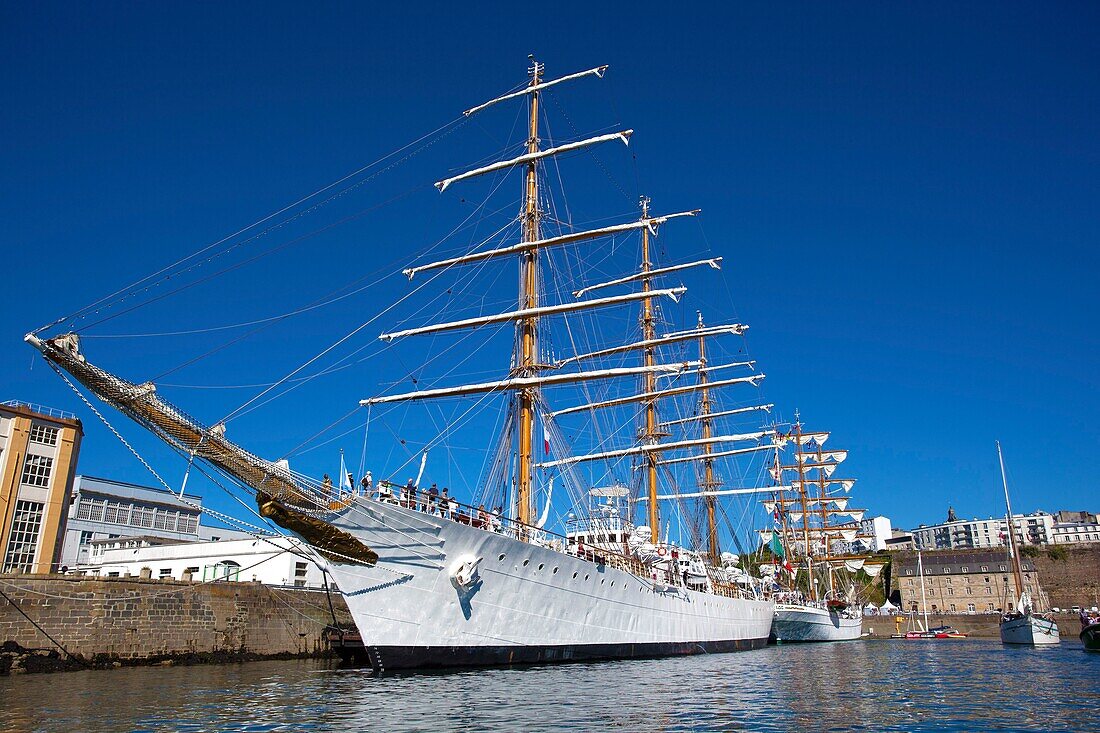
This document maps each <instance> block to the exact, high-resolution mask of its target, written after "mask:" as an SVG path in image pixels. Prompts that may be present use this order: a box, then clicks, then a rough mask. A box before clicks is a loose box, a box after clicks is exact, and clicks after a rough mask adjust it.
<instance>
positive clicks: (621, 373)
mask: <svg viewBox="0 0 1100 733" xmlns="http://www.w3.org/2000/svg"><path fill="white" fill-rule="evenodd" d="M693 363H695V362H685V363H683V364H655V365H653V366H648V367H646V366H642V367H621V368H618V369H598V370H595V371H591V372H576V373H573V374H551V375H546V376H536V377H515V378H513V379H502V380H499V381H496V382H481V383H479V384H466V385H461V386H457V387H440V388H439V389H425V390H421V391H419V392H405V393H403V394H396V395H385V396H382V397H369V398H367V399H365V400H360V401H359V404H360V405H363V406H367V405H381V404H385V403H387V402H412V401H414V400H429V399H438V398H441V397H461V396H463V395H470V394H485V393H487V392H503V391H507V390H517V389H527V388H528V387H553V386H555V385H559V384H572V383H574V382H583V381H588V380H593V379H610V378H612V377H629V376H636V375H638V374H647V373H658V372H676V371H682V370H683V369H687V368H689V367H690V366H691V365H692V364H693Z"/></svg>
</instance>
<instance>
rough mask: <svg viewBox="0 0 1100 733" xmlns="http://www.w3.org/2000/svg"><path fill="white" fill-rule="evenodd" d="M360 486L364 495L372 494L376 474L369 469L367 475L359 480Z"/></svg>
mask: <svg viewBox="0 0 1100 733" xmlns="http://www.w3.org/2000/svg"><path fill="white" fill-rule="evenodd" d="M359 488H360V490H361V491H362V493H363V496H370V495H371V492H372V491H374V476H372V475H371V472H370V471H367V475H366V476H364V477H363V478H361V479H360V480H359Z"/></svg>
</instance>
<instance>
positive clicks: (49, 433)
mask: <svg viewBox="0 0 1100 733" xmlns="http://www.w3.org/2000/svg"><path fill="white" fill-rule="evenodd" d="M30 441H31V442H32V443H40V444H41V445H57V428H55V427H53V426H52V425H43V424H42V423H37V422H36V423H31V434H30Z"/></svg>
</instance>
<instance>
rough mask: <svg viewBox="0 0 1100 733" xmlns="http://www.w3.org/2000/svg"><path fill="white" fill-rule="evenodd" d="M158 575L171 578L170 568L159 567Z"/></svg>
mask: <svg viewBox="0 0 1100 733" xmlns="http://www.w3.org/2000/svg"><path fill="white" fill-rule="evenodd" d="M160 577H162V578H171V577H172V568H161V569H160Z"/></svg>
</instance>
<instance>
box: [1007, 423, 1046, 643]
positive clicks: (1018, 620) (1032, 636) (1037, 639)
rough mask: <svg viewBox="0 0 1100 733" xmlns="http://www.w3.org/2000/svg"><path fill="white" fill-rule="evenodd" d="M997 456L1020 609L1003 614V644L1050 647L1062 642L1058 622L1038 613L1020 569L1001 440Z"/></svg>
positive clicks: (1018, 607)
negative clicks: (1025, 586)
mask: <svg viewBox="0 0 1100 733" xmlns="http://www.w3.org/2000/svg"><path fill="white" fill-rule="evenodd" d="M997 459H998V460H999V461H1000V464H1001V483H1002V484H1003V485H1004V489H1005V509H1006V510H1007V511H1008V517H1007V519H1008V547H1009V552H1010V554H1011V556H1012V557H1011V558H1010V559H1011V560H1012V573H1013V575H1014V577H1015V579H1016V608H1015V610H1014V611H1006V612H1005V614H1004V615H1003V616H1001V624H1000V626H1001V643H1002V644H1013V645H1018V646H1046V645H1048V644H1057V643H1059V642H1060V641H1061V636H1060V634H1059V632H1058V624H1057V623H1055V622H1054V619H1053V618H1051V617H1050V616H1046V615H1044V614H1041V613H1038V612H1037V610H1036V609H1035V608H1034V606H1033V604H1032V601H1031V594H1030V593H1028V591H1027V589H1025V588H1024V573H1023V570H1022V569H1021V568H1020V550H1019V548H1018V547H1017V546H1016V531H1015V528H1014V527H1013V525H1012V503H1011V502H1010V501H1009V498H1008V479H1007V478H1006V477H1005V459H1004V454H1003V453H1001V443H1000V441H997Z"/></svg>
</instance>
